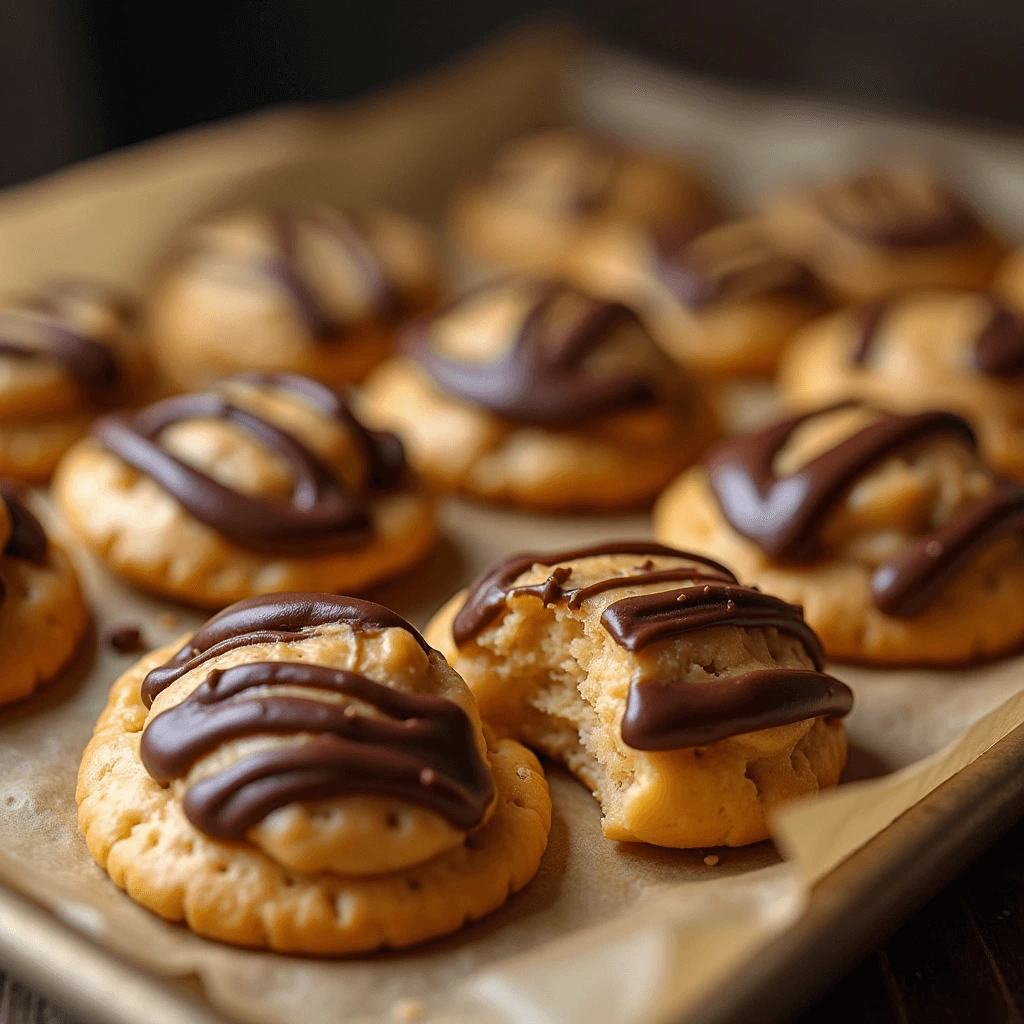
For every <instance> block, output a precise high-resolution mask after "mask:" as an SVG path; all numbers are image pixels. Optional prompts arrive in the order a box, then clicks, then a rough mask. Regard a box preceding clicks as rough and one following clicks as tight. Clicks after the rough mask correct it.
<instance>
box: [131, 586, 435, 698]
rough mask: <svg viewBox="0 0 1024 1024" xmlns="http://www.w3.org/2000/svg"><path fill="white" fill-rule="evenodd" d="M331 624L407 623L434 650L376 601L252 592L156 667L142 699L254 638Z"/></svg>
mask: <svg viewBox="0 0 1024 1024" xmlns="http://www.w3.org/2000/svg"><path fill="white" fill-rule="evenodd" d="M327 625H348V626H351V627H352V628H353V629H355V630H359V631H363V632H367V631H376V630H382V629H404V630H405V631H406V632H407V633H408V634H409V635H410V636H411V637H412V638H413V639H414V640H415V641H416V643H418V644H419V646H420V647H421V648H422V650H423V652H424V653H425V654H429V653H430V647H429V646H428V645H427V642H426V640H424V639H423V637H422V636H420V634H419V633H418V632H417V631H416V630H415V629H414V628H413V627H412V626H410V625H409V623H408V622H406V621H405V619H403V618H402V617H401V616H400V615H397V614H395V612H393V611H390V610H389V609H387V608H385V607H384V606H383V605H379V604H374V602H372V601H360V600H359V599H358V598H355V597H336V596H335V595H333V594H314V593H305V592H302V591H294V592H289V593H282V594H269V595H267V596H265V597H251V598H248V599H247V600H245V601H238V602H237V603H236V604H233V605H231V607H230V608H225V609H224V611H222V612H219V613H218V614H217V615H214V617H213V618H212V619H210V620H209V621H208V622H207V623H206V625H204V626H203V628H202V629H200V630H199V632H198V633H196V634H195V635H194V636H192V638H191V639H190V640H189V641H188V643H186V644H185V645H184V647H182V648H180V649H179V650H178V651H177V652H176V653H175V654H174V656H173V657H172V658H171V659H170V660H169V661H167V662H166V663H165V664H163V665H160V666H159V667H158V668H155V669H153V670H152V671H151V672H150V673H149V674H148V675H147V676H146V678H145V679H143V681H142V688H141V691H140V692H141V695H142V703H143V704H144V705H145V706H146V707H147V708H148V707H150V706H151V705H152V703H153V701H154V700H156V698H157V697H158V696H159V695H160V694H161V693H163V691H164V690H166V689H167V687H168V686H170V685H171V684H172V683H174V682H175V681H176V680H178V679H180V678H181V677H182V676H183V675H185V673H186V672H191V671H192V670H193V669H194V668H198V667H199V666H200V665H202V664H204V663H205V662H207V661H209V660H210V659H211V658H216V657H219V656H220V655H221V654H226V653H227V652H228V651H233V650H236V649H237V648H239V647H250V646H252V645H253V644H265V643H277V642H286V641H289V640H301V639H303V638H304V637H305V636H307V635H309V634H308V633H307V632H303V630H307V631H308V630H315V629H317V628H318V627H320V626H327Z"/></svg>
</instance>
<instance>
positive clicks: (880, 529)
mask: <svg viewBox="0 0 1024 1024" xmlns="http://www.w3.org/2000/svg"><path fill="white" fill-rule="evenodd" d="M654 525H655V534H656V536H657V537H658V539H659V540H662V541H664V542H665V543H671V544H683V545H691V546H696V547H699V549H700V550H701V551H707V552H708V553H709V554H710V555H711V556H712V557H714V558H720V559H723V560H725V561H727V562H728V563H729V564H730V565H731V566H733V567H735V569H736V572H737V575H738V576H739V578H740V579H741V580H742V581H743V582H744V583H747V584H751V585H756V586H758V587H761V588H762V589H763V590H765V591H766V592H768V593H772V594H778V595H779V596H780V597H782V598H784V599H785V600H787V601H791V602H793V603H795V604H799V605H802V606H803V609H804V614H805V616H806V618H807V621H808V623H810V625H811V626H812V627H813V628H814V630H815V631H816V632H817V634H818V635H819V636H820V637H821V640H822V642H823V644H824V645H825V650H826V651H827V652H828V654H829V656H830V657H835V658H845V659H851V660H857V661H867V662H875V663H883V664H918V665H927V664H950V665H952V664H963V663H966V662H970V661H972V660H974V659H976V658H978V657H981V656H994V655H998V654H1002V653H1005V652H1007V651H1009V650H1011V649H1012V648H1014V647H1016V646H1017V645H1018V644H1019V643H1020V641H1021V640H1022V639H1024V602H1022V601H1021V595H1022V594H1024V536H1022V530H1024V488H1021V487H1020V486H1018V485H1016V484H1010V483H1006V482H1004V481H1003V480H1002V478H1000V477H999V476H998V475H997V474H995V473H993V472H992V471H991V470H989V469H988V468H987V467H986V466H985V464H984V463H983V462H982V461H981V459H980V458H979V456H978V452H977V444H976V441H975V437H974V434H973V432H972V430H971V428H970V427H969V426H968V425H967V423H966V421H965V420H963V419H961V418H960V417H958V416H956V415H954V414H953V413H949V412H923V413H913V414H906V415H902V414H895V413H883V412H879V411H877V410H875V409H871V408H869V407H866V406H861V405H856V404H846V405H841V406H838V407H834V408H831V409H826V410H823V411H819V412H816V413H807V414H804V415H801V416H796V417H793V418H791V419H787V420H783V421H781V422H779V423H776V424H773V425H772V426H770V427H767V428H765V429H763V430H761V431H757V432H754V433H750V434H745V435H740V436H737V437H734V438H730V439H729V440H727V441H724V442H722V443H721V444H719V445H718V446H716V447H715V448H714V449H712V451H711V452H710V453H709V455H708V456H707V458H706V459H705V462H704V465H703V466H701V467H696V468H693V469H691V470H689V471H687V472H686V473H684V474H683V475H682V477H680V479H679V480H677V481H676V482H675V483H674V484H673V485H672V486H671V487H669V488H668V490H667V491H666V492H665V494H664V495H662V497H661V498H660V499H659V501H658V504H657V506H656V508H655V512H654Z"/></svg>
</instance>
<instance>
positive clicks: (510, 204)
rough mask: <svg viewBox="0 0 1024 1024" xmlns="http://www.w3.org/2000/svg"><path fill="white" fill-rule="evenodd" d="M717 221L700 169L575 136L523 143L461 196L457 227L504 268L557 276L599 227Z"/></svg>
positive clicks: (478, 251) (560, 134) (472, 246)
mask: <svg viewBox="0 0 1024 1024" xmlns="http://www.w3.org/2000/svg"><path fill="white" fill-rule="evenodd" d="M719 219H720V207H719V203H718V201H717V199H716V198H715V197H714V196H713V195H712V192H711V189H710V187H709V185H708V183H707V182H706V181H705V180H704V179H703V177H702V176H701V175H700V174H699V173H698V172H697V171H696V170H695V169H693V168H691V167H687V166H685V165H683V164H680V163H679V162H677V161H675V160H670V159H667V158H665V157H662V156H659V155H656V154H654V153H648V152H643V151H640V150H634V149H629V148H627V147H625V146H622V145H616V144H612V143H609V142H600V141H597V140H595V139H591V138H587V137H586V136H583V135H578V134H576V133H574V132H569V131H545V132H541V133H539V134H537V135H532V136H529V137H527V138H525V139H519V140H517V141H515V142H513V143H511V144H510V145H508V146H507V147H506V148H505V149H504V150H502V151H501V152H500V153H499V154H498V156H497V157H496V159H495V161H494V163H493V165H492V166H491V168H490V170H489V171H488V172H487V174H486V175H484V177H483V178H482V179H481V180H480V181H478V182H476V183H475V184H473V185H471V186H469V187H468V188H466V189H465V190H464V191H463V192H462V193H461V194H460V195H459V196H458V197H457V199H456V201H455V204H454V206H453V210H452V230H453V232H454V234H455V236H456V237H457V238H458V240H459V241H460V242H462V243H463V244H464V245H465V246H466V247H467V248H468V249H469V250H470V251H471V252H473V253H474V254H475V255H477V256H480V257H482V258H483V259H485V260H487V261H488V262H491V263H493V264H496V265H497V266H500V267H509V268H512V269H514V270H519V271H523V272H525V273H529V274H540V275H549V274H550V275H558V274H560V273H561V272H562V270H563V269H564V267H565V263H566V259H567V257H568V255H569V253H570V251H571V249H572V247H573V245H574V244H575V243H576V241H577V240H578V238H579V235H580V233H581V232H582V231H585V230H587V229H590V228H593V227H596V226H598V225H601V224H606V223H614V222H626V223H635V224H639V225H648V226H657V225H668V224H678V225H689V226H691V227H692V228H694V229H700V228H701V227H705V226H708V225H710V224H713V223H715V222H716V221H717V220H719Z"/></svg>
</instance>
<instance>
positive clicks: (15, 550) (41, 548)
mask: <svg viewBox="0 0 1024 1024" xmlns="http://www.w3.org/2000/svg"><path fill="white" fill-rule="evenodd" d="M0 501H3V503H4V504H5V505H6V506H7V512H8V514H9V515H10V517H11V535H10V537H9V538H8V540H7V543H6V544H5V545H4V549H3V553H4V554H5V555H10V556H11V557H12V558H23V559H25V560H26V561H27V562H35V563H37V564H38V565H42V564H44V563H45V562H46V553H47V551H48V550H49V542H48V541H47V539H46V531H45V530H44V529H43V527H42V525H41V524H40V522H39V520H38V519H36V517H35V516H34V515H33V514H32V512H31V511H30V509H29V507H28V505H27V504H26V503H25V494H24V492H23V491H22V489H21V488H20V487H19V486H18V485H17V484H16V483H14V481H13V480H0Z"/></svg>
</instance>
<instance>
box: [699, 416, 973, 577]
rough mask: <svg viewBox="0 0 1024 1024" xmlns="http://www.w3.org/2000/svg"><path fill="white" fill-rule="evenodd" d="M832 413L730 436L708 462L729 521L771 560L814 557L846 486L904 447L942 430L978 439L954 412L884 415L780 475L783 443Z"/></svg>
mask: <svg viewBox="0 0 1024 1024" xmlns="http://www.w3.org/2000/svg"><path fill="white" fill-rule="evenodd" d="M832 408H833V409H834V408H836V407H832ZM829 411H832V410H831V409H828V410H822V411H820V412H815V413H810V414H807V415H804V416H795V417H793V418H792V419H788V420H783V421H782V422H781V423H777V424H775V425H774V426H772V427H769V428H767V429H766V430H762V431H759V432H756V433H753V434H743V435H740V436H738V437H734V438H730V439H728V440H726V441H724V442H722V443H721V444H719V445H718V446H717V447H716V448H714V449H713V450H712V452H711V454H710V455H709V456H708V457H707V459H706V460H705V466H706V468H707V471H708V477H709V482H710V485H711V489H712V491H713V492H714V494H715V497H716V498H717V500H718V504H719V506H720V507H721V509H722V513H723V514H724V515H725V518H726V519H727V520H728V521H729V524H730V525H731V526H732V528H733V529H734V530H736V532H737V533H740V534H742V535H743V536H744V537H748V538H749V539H750V540H752V541H753V542H754V543H755V544H757V545H758V546H759V547H760V548H761V549H762V550H763V551H764V552H765V554H767V555H768V556H769V557H771V558H774V559H777V560H780V561H783V560H792V561H809V560H812V559H813V558H815V557H816V555H817V551H818V530H819V529H820V527H821V525H822V523H823V521H824V519H825V518H826V516H827V515H828V514H829V512H831V511H832V509H833V508H834V507H835V505H836V504H837V503H838V502H839V500H840V499H841V498H842V496H843V494H844V493H845V491H846V490H847V488H848V487H850V485H851V484H852V483H853V482H854V481H855V480H856V479H857V477H859V476H860V475H861V474H862V473H864V472H865V471H866V470H868V469H870V468H871V467H872V466H874V465H875V464H876V463H878V462H879V461H881V460H882V459H884V458H886V457H888V456H889V455H891V454H892V453H893V452H895V451H897V450H898V449H900V448H901V447H903V446H905V445H908V444H911V443H913V442H915V441H918V440H920V439H921V438H923V437H929V436H935V435H938V434H951V435H953V436H955V437H959V438H960V439H961V440H963V441H965V442H966V443H967V444H969V445H971V446H972V447H974V446H975V444H976V442H975V438H974V433H973V432H972V430H971V428H970V427H969V426H968V424H967V423H966V422H965V421H964V420H963V419H961V418H960V417H959V416H956V415H954V414H953V413H947V412H925V413H918V414H917V415H914V416H897V415H886V416H883V417H882V418H881V419H879V420H877V421H876V422H874V423H872V424H870V425H869V426H867V427H865V428H864V429H863V430H860V431H858V432H857V433H856V434H853V435H852V436H850V437H848V438H846V439H845V440H844V441H841V442H840V443H839V444H837V445H836V446H835V447H834V448H831V449H830V450H829V451H827V452H825V453H824V454H822V455H819V456H818V457H817V458H816V459H812V460H811V461H810V462H808V463H807V464H806V465H805V466H803V467H801V468H800V469H799V470H797V472H795V473H793V474H791V475H790V476H787V477H781V478H779V477H776V476H775V473H774V471H773V470H772V462H773V460H774V459H775V456H776V454H777V453H778V451H779V449H781V448H782V446H783V445H784V444H785V443H786V441H787V440H789V438H790V436H791V435H792V434H793V432H794V431H795V430H796V429H797V427H799V426H800V425H801V424H802V423H804V422H806V421H807V420H808V419H810V418H811V417H813V416H819V415H822V414H823V413H824V412H829Z"/></svg>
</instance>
